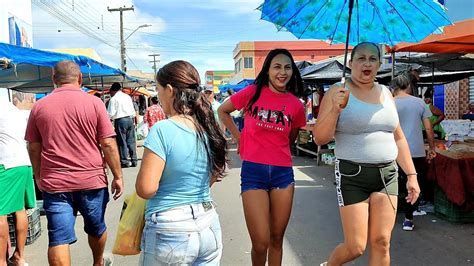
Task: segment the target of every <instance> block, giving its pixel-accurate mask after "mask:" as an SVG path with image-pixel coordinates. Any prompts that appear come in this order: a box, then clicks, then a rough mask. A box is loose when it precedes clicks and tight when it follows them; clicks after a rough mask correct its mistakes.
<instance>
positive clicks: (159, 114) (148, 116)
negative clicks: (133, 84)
mask: <svg viewBox="0 0 474 266" xmlns="http://www.w3.org/2000/svg"><path fill="white" fill-rule="evenodd" d="M151 103H152V105H151V106H150V107H148V108H147V109H146V112H145V115H144V116H143V121H145V123H147V125H148V129H150V128H151V127H152V126H153V125H154V124H155V123H156V122H158V121H160V120H164V119H166V115H165V112H163V109H162V108H161V106H160V105H159V104H158V97H156V96H153V97H151Z"/></svg>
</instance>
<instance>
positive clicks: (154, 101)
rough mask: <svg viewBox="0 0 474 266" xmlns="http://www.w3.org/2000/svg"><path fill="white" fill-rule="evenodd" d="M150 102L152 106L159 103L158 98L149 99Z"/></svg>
mask: <svg viewBox="0 0 474 266" xmlns="http://www.w3.org/2000/svg"><path fill="white" fill-rule="evenodd" d="M151 102H152V103H153V104H158V102H159V101H158V97H156V96H153V97H151Z"/></svg>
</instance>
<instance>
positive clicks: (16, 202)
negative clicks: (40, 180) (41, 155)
mask: <svg viewBox="0 0 474 266" xmlns="http://www.w3.org/2000/svg"><path fill="white" fill-rule="evenodd" d="M0 188H1V189H0V215H7V214H10V213H13V212H16V211H19V210H23V209H25V208H27V209H29V208H34V207H36V195H35V184H34V181H33V172H32V170H31V166H18V167H13V168H9V169H5V167H4V166H3V165H2V164H0Z"/></svg>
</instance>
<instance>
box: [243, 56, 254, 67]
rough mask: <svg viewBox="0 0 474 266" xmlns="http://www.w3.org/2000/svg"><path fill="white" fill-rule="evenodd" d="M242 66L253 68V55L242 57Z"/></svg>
mask: <svg viewBox="0 0 474 266" xmlns="http://www.w3.org/2000/svg"><path fill="white" fill-rule="evenodd" d="M244 68H253V57H244Z"/></svg>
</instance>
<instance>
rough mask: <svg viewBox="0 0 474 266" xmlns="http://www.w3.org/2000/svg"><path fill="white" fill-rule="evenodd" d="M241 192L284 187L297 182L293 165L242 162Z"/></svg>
mask: <svg viewBox="0 0 474 266" xmlns="http://www.w3.org/2000/svg"><path fill="white" fill-rule="evenodd" d="M240 177H241V178H242V179H241V184H240V189H241V193H244V192H245V191H247V190H251V189H263V190H266V191H270V190H272V189H284V188H287V187H288V186H289V185H292V184H294V183H295V175H294V174H293V167H287V166H273V165H268V164H260V163H253V162H249V161H243V162H242V172H241V173H240Z"/></svg>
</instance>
